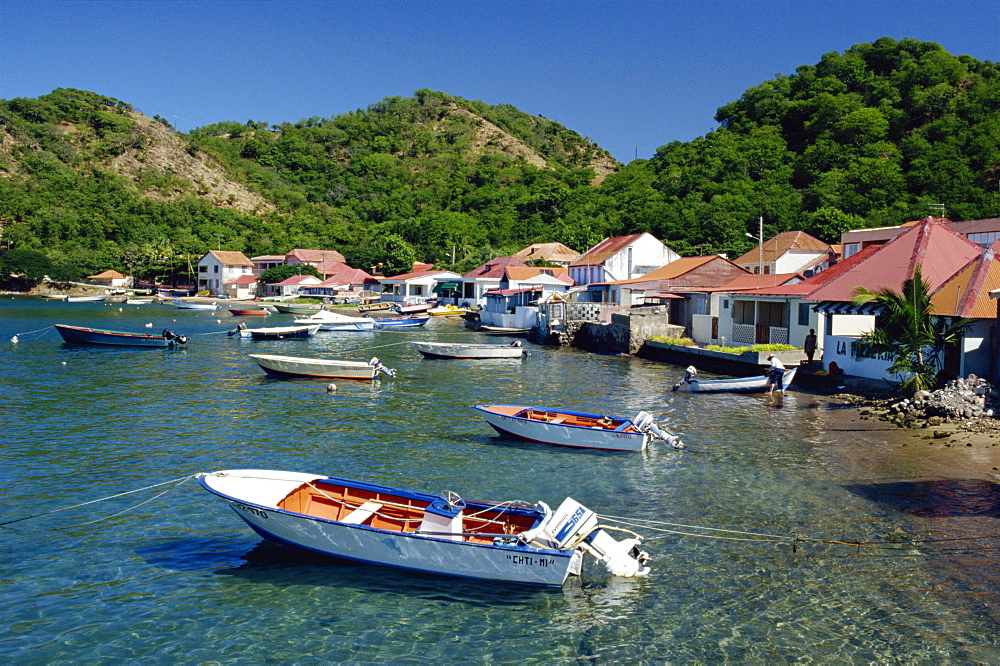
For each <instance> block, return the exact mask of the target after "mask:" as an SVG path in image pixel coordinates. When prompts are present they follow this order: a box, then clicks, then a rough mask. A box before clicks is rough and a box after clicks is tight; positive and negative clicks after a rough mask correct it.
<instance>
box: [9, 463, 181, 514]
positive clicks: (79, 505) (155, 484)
mask: <svg viewBox="0 0 1000 666" xmlns="http://www.w3.org/2000/svg"><path fill="white" fill-rule="evenodd" d="M197 476H198V475H197V474H191V475H190V476H182V477H178V478H176V479H170V480H169V481H164V482H162V483H154V484H153V485H151V486H146V487H145V488H136V489H135V490H127V491H125V492H123V493H118V494H116V495H108V496H107V497H100V498H98V499H95V500H90V501H89V502H81V503H80V504H74V505H72V506H64V507H62V508H59V509H52V510H51V511H43V512H42V513H36V514H34V515H31V516H25V517H23V518H15V519H14V520H7V521H4V522H2V523H0V527H3V526H4V525H11V524H13V523H19V522H21V521H22V520H31V519H32V518H39V517H41V516H48V515H51V514H53V513H59V512H60V511H68V510H69V509H78V508H80V507H81V506H87V505H88V504H95V503H97V502H103V501H105V500H109V499H114V498H116V497H124V496H125V495H132V494H134V493H139V492H142V491H144V490H152V489H153V488H159V487H160V486H166V485H168V484H171V483H174V484H176V485H175V486H174V487H177V486H179V485H181V484H182V483H184V482H185V481H189V480H190V479H194V478H196V477H197ZM168 490H173V488H170V489H168ZM164 492H166V491H164ZM161 494H162V493H161ZM153 499H155V498H153ZM136 506H139V505H136Z"/></svg>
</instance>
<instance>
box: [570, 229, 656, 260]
mask: <svg viewBox="0 0 1000 666" xmlns="http://www.w3.org/2000/svg"><path fill="white" fill-rule="evenodd" d="M641 236H642V234H631V235H628V236H617V237H615V238H605V239H604V240H602V241H601V242H600V243H598V244H597V245H595V246H594V247H592V248H590V249H589V250H587V251H586V252H585V253H583V254H582V255H580V256H579V257H577V258H576V259H574V260H573V261H572V262H570V266H600V265H602V264H603V263H604V262H605V261H607V260H608V259H610V258H611V257H613V256H615V255H616V254H618V253H619V252H621V251H622V250H624V249H625V248H627V247H628V246H629V245H631V244H632V243H634V242H636V241H637V240H639V238H640V237H641Z"/></svg>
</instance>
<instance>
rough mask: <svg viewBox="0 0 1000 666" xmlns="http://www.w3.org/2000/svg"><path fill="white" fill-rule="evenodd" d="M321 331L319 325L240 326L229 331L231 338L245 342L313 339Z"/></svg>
mask: <svg viewBox="0 0 1000 666" xmlns="http://www.w3.org/2000/svg"><path fill="white" fill-rule="evenodd" d="M317 331H319V324H313V325H312V326H270V327H268V328H247V326H246V324H242V323H241V324H240V325H239V326H237V327H236V328H234V329H233V330H231V331H229V335H230V336H238V337H240V338H242V339H244V340H291V339H295V338H311V337H313V336H314V335H316V332H317Z"/></svg>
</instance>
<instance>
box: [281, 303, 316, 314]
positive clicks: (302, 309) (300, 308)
mask: <svg viewBox="0 0 1000 666" xmlns="http://www.w3.org/2000/svg"><path fill="white" fill-rule="evenodd" d="M274 309H275V310H277V311H278V312H280V313H282V314H293V315H311V314H316V313H317V312H319V311H320V310H321V309H322V308H320V307H319V306H318V305H317V306H309V305H282V304H281V303H275V304H274Z"/></svg>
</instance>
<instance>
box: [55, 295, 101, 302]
mask: <svg viewBox="0 0 1000 666" xmlns="http://www.w3.org/2000/svg"><path fill="white" fill-rule="evenodd" d="M106 298H107V296H67V297H66V299H65V300H66V302H67V303H103V302H104V300H105V299H106Z"/></svg>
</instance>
